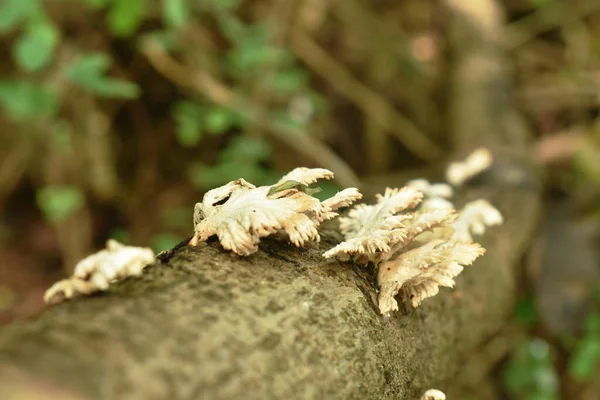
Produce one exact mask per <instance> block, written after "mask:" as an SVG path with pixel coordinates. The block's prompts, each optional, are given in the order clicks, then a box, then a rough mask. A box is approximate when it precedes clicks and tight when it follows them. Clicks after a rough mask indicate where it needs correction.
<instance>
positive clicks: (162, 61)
mask: <svg viewBox="0 0 600 400" xmlns="http://www.w3.org/2000/svg"><path fill="white" fill-rule="evenodd" d="M142 52H143V53H144V55H145V56H146V57H147V58H148V60H149V61H150V63H151V64H152V65H153V66H154V68H156V69H157V70H158V71H159V72H160V73H161V74H163V75H164V76H165V77H166V78H168V79H170V80H171V81H173V82H175V83H177V84H179V85H181V86H185V87H188V88H191V89H193V90H195V91H196V92H199V93H202V94H204V95H205V96H207V97H208V98H209V99H210V100H211V101H213V102H215V103H217V104H219V105H221V106H223V107H229V108H232V109H235V110H240V111H243V112H244V114H245V115H246V116H247V117H248V119H249V120H250V122H251V123H252V124H255V125H257V126H259V127H261V128H263V129H265V131H266V132H268V133H270V134H271V135H272V136H273V137H275V138H277V139H278V140H280V141H282V142H284V143H285V144H287V145H288V146H290V147H292V148H294V149H295V150H297V151H298V152H299V153H301V154H302V155H303V156H305V157H307V158H308V159H311V160H313V161H315V162H316V163H318V164H319V165H321V166H323V167H324V168H327V169H329V170H331V171H333V172H334V173H335V178H336V180H337V181H338V182H339V183H340V185H342V186H346V187H357V186H359V185H360V180H359V178H358V176H356V174H355V173H354V171H352V169H351V168H350V167H349V166H348V164H346V162H345V161H344V160H342V159H341V158H340V157H339V156H338V155H337V154H335V153H334V152H333V151H332V150H331V149H329V148H328V147H327V146H325V145H324V144H323V143H321V142H320V141H318V140H316V139H314V138H312V137H310V136H309V135H306V134H305V133H304V132H302V130H300V129H297V128H294V127H292V126H289V125H286V124H283V123H280V122H277V121H275V120H273V119H272V118H268V117H266V116H265V114H266V111H265V110H262V109H259V108H258V107H257V106H254V105H252V104H251V103H250V102H249V101H247V100H246V99H245V98H243V97H241V96H240V95H239V94H236V93H234V92H232V91H231V90H230V89H229V88H228V87H227V86H225V85H224V84H222V83H221V82H219V81H217V80H216V79H214V78H213V77H211V76H209V75H208V74H207V73H206V72H205V71H201V70H196V71H188V70H187V69H186V68H185V67H184V66H182V65H180V64H179V63H177V62H176V61H175V60H174V59H173V58H172V57H171V56H170V55H169V54H168V53H167V52H166V51H165V49H164V48H163V47H162V46H160V44H158V43H156V42H146V43H145V44H144V45H143V46H142Z"/></svg>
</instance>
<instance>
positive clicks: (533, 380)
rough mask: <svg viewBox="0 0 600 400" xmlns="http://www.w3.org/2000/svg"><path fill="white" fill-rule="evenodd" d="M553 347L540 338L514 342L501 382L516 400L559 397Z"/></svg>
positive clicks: (548, 399)
mask: <svg viewBox="0 0 600 400" xmlns="http://www.w3.org/2000/svg"><path fill="white" fill-rule="evenodd" d="M553 352H554V350H553V349H552V347H550V346H549V345H548V343H547V342H546V341H544V340H542V339H540V338H528V339H525V340H523V341H522V342H521V343H519V344H518V345H517V347H516V348H515V350H514V351H513V353H512V354H511V357H510V360H509V362H508V364H507V366H506V367H505V369H504V372H503V382H504V385H505V387H506V389H507V391H508V392H509V393H510V395H511V398H513V399H515V400H558V398H559V390H558V389H559V385H558V382H559V380H558V375H557V373H556V370H555V369H554V362H555V356H554V353H553Z"/></svg>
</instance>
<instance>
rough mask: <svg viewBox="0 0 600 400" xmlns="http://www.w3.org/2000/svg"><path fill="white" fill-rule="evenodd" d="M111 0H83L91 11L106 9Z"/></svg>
mask: <svg viewBox="0 0 600 400" xmlns="http://www.w3.org/2000/svg"><path fill="white" fill-rule="evenodd" d="M110 1H111V0H85V2H86V3H87V5H88V6H90V7H91V8H93V9H100V8H103V7H106V6H107V5H108V3H109V2H110Z"/></svg>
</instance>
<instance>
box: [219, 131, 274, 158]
mask: <svg viewBox="0 0 600 400" xmlns="http://www.w3.org/2000/svg"><path fill="white" fill-rule="evenodd" d="M271 153H272V151H271V146H270V144H269V142H267V141H266V140H264V139H259V138H249V137H246V136H237V137H235V138H233V139H232V140H231V142H230V143H229V145H228V146H227V147H226V148H225V149H224V150H223V151H222V152H221V154H219V160H221V161H222V162H237V163H238V164H244V163H246V164H249V163H254V162H260V161H266V160H267V159H269V158H270V157H271Z"/></svg>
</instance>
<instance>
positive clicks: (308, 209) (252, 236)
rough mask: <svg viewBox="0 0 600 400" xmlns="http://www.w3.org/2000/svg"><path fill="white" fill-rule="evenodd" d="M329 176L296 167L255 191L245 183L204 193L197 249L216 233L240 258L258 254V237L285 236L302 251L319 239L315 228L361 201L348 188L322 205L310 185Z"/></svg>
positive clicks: (197, 211)
mask: <svg viewBox="0 0 600 400" xmlns="http://www.w3.org/2000/svg"><path fill="white" fill-rule="evenodd" d="M331 178H333V173H332V172H331V171H328V170H326V169H322V168H314V169H309V168H296V169H294V170H292V171H291V172H290V173H288V174H287V175H285V176H284V177H283V178H281V179H280V180H279V182H277V183H276V184H275V185H272V186H260V187H256V186H254V185H252V184H251V183H249V182H247V181H245V180H244V179H238V180H235V181H233V182H230V183H228V184H226V185H224V186H221V187H219V188H216V189H212V190H210V191H208V192H207V193H206V194H205V195H204V198H203V199H202V202H201V203H196V206H195V207H194V230H195V234H194V237H193V238H192V240H191V241H190V244H191V245H196V244H198V243H199V242H200V241H205V240H207V239H208V238H209V237H211V236H214V235H216V236H217V237H218V238H219V241H220V243H221V245H222V246H223V247H224V248H225V249H228V250H231V251H233V252H234V253H237V254H239V255H242V256H247V255H249V254H252V253H254V252H256V251H257V250H258V243H259V241H260V238H261V237H265V236H269V235H272V234H274V233H276V232H279V231H283V232H285V233H286V234H287V235H288V237H289V240H290V242H292V243H293V244H294V245H295V246H297V247H301V246H303V245H304V244H305V243H306V242H309V241H316V242H318V241H319V240H320V237H319V233H318V231H317V227H318V226H319V225H320V223H321V222H323V221H325V220H328V219H331V218H333V217H335V216H336V215H337V213H336V212H335V211H336V210H337V209H339V208H341V207H346V206H349V205H350V204H352V203H353V202H354V201H356V200H358V199H360V198H361V197H362V195H361V194H360V193H359V192H358V189H355V188H350V189H345V190H342V191H341V192H338V193H337V194H336V195H335V196H333V197H331V198H329V199H327V200H324V201H320V200H319V199H317V198H315V197H313V196H311V194H312V193H314V191H315V189H311V188H309V187H308V186H309V185H311V184H312V183H315V182H316V181H317V180H319V179H331Z"/></svg>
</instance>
